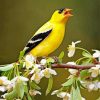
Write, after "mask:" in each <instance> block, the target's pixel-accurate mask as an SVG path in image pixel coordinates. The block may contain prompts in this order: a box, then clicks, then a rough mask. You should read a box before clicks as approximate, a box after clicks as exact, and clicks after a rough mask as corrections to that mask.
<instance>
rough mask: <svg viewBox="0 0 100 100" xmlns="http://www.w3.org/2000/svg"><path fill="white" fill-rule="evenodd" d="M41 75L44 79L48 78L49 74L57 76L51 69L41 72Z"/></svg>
mask: <svg viewBox="0 0 100 100" xmlns="http://www.w3.org/2000/svg"><path fill="white" fill-rule="evenodd" d="M41 72H42V73H43V75H44V76H45V77H46V78H50V76H51V74H52V75H57V73H56V71H55V70H53V69H51V68H45V69H44V70H42V71H41Z"/></svg>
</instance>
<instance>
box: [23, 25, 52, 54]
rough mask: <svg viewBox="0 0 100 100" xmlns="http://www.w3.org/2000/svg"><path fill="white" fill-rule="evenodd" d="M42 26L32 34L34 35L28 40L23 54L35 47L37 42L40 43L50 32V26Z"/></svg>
mask: <svg viewBox="0 0 100 100" xmlns="http://www.w3.org/2000/svg"><path fill="white" fill-rule="evenodd" d="M44 26H45V25H44ZM44 26H42V28H40V30H38V31H37V32H36V33H35V34H34V36H33V37H32V38H31V39H30V40H29V42H28V43H27V45H26V47H25V48H24V50H25V54H27V53H28V52H30V51H31V50H32V49H33V48H34V47H36V46H37V45H38V44H39V43H41V42H42V41H43V40H44V39H45V38H46V37H47V36H48V35H49V34H50V33H51V31H52V28H50V26H49V27H48V25H47V27H46V26H45V27H44ZM43 30H44V31H43ZM39 32H40V33H39Z"/></svg>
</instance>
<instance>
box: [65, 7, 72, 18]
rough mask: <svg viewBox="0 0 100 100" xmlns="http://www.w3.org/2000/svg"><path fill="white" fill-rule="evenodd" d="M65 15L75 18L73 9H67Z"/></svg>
mask: <svg viewBox="0 0 100 100" xmlns="http://www.w3.org/2000/svg"><path fill="white" fill-rule="evenodd" d="M64 15H65V16H69V17H71V16H73V15H72V9H68V8H66V9H65V11H64Z"/></svg>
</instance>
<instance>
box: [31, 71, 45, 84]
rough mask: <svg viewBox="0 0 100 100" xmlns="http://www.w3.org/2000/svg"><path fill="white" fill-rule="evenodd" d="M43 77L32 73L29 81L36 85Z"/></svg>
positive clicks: (40, 74)
mask: <svg viewBox="0 0 100 100" xmlns="http://www.w3.org/2000/svg"><path fill="white" fill-rule="evenodd" d="M43 76H44V75H43V74H42V73H41V72H37V73H34V74H33V76H32V77H31V80H34V81H35V82H36V83H37V84H38V83H39V82H40V80H41V79H42V77H43Z"/></svg>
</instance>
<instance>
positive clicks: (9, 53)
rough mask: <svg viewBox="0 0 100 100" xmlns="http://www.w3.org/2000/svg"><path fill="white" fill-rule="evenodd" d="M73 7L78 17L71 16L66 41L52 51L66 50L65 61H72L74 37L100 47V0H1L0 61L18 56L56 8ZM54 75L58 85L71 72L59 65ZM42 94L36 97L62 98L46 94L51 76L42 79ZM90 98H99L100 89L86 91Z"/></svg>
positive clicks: (42, 99) (74, 13)
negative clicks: (68, 51) (68, 50)
mask: <svg viewBox="0 0 100 100" xmlns="http://www.w3.org/2000/svg"><path fill="white" fill-rule="evenodd" d="M64 7H68V8H72V9H73V15H74V17H72V18H70V20H69V22H68V24H67V26H66V28H67V30H66V35H65V38H64V41H63V43H62V45H61V46H60V47H59V48H58V49H57V50H56V51H55V52H54V53H52V54H51V56H52V55H58V54H59V53H60V52H61V51H62V50H64V51H65V58H64V62H67V61H72V60H74V59H75V58H77V57H78V56H80V54H79V52H78V53H77V56H75V57H74V58H73V59H69V58H67V46H68V44H69V43H71V41H76V40H82V43H81V46H82V47H84V48H87V49H88V50H91V49H100V28H99V27H100V0H59V1H58V0H55V1H53V0H52V1H51V0H41V1H40V0H0V64H5V63H11V62H14V61H16V60H17V57H18V55H19V52H20V51H21V50H22V49H23V48H24V46H25V44H26V43H27V41H28V40H29V39H30V37H31V36H32V35H33V34H34V32H35V31H36V30H37V29H38V28H39V27H40V26H41V25H43V23H45V22H46V21H48V20H49V18H50V17H51V15H52V13H53V12H54V10H56V9H59V8H64ZM57 72H58V76H56V77H55V78H54V86H53V87H54V89H58V88H59V87H60V84H61V83H63V82H64V81H65V80H66V77H67V76H68V73H66V71H65V70H63V69H58V70H57ZM40 85H41V87H42V90H41V91H42V92H43V95H42V96H37V97H36V100H40V99H41V100H51V99H52V100H59V99H58V98H56V96H50V95H48V96H45V93H44V92H45V89H46V86H47V80H45V79H43V80H42V82H41V84H40ZM82 94H83V95H84V97H86V98H87V100H89V99H91V100H95V99H96V98H97V97H98V95H99V93H98V92H91V93H88V92H87V91H86V90H84V91H82Z"/></svg>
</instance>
